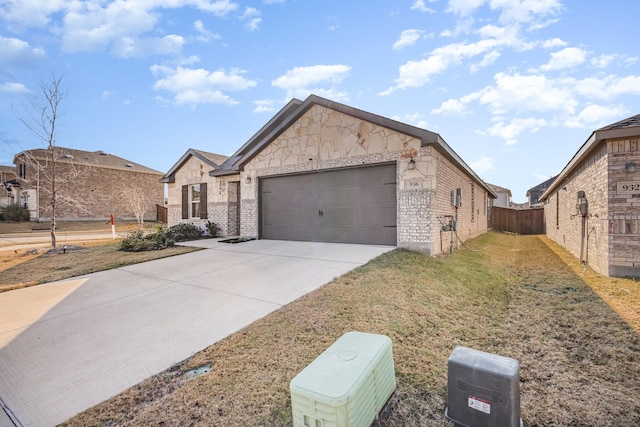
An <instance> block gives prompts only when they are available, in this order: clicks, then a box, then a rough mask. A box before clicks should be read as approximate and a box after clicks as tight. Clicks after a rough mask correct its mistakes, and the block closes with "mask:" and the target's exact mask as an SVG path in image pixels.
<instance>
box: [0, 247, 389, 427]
mask: <svg viewBox="0 0 640 427" xmlns="http://www.w3.org/2000/svg"><path fill="white" fill-rule="evenodd" d="M189 245H191V246H198V247H203V246H205V247H206V249H205V250H202V251H198V252H193V253H190V254H185V255H180V256H176V257H172V258H165V259H162V260H157V261H152V262H148V263H144V264H137V265H133V266H129V267H123V268H119V269H115V270H110V271H104V272H100V273H94V274H90V275H87V276H81V277H77V278H74V279H70V280H66V281H61V282H55V283H49V284H45V285H40V286H35V287H31V288H25V289H19V290H15V291H11V292H5V293H2V294H0V406H2V408H1V409H0V426H2V427H4V426H5V425H8V426H12V425H14V424H15V425H21V426H53V425H56V424H58V423H61V422H63V421H65V420H67V419H68V418H70V417H72V416H74V415H75V414H77V413H78V412H82V411H83V410H85V409H87V408H89V407H91V406H93V405H95V404H97V403H100V402H102V401H103V400H106V399H108V398H110V397H111V396H114V395H116V394H118V393H120V392H122V391H123V390H125V389H127V388H129V387H131V386H133V385H135V384H137V383H139V382H140V381H142V380H144V379H146V378H148V377H150V376H152V375H154V374H157V373H159V372H162V371H163V370H165V369H167V368H169V367H171V366H172V365H174V364H176V363H178V362H180V361H182V360H184V359H186V358H188V357H190V356H191V355H193V354H194V353H196V352H198V351H200V350H202V349H204V348H206V347H207V346H209V345H210V344H213V343H215V342H216V341H219V340H220V339H222V338H224V337H226V336H228V335H230V334H232V333H234V332H236V331H238V330H240V329H242V328H244V327H245V326H247V325H249V324H250V323H252V322H254V321H255V320H258V319H260V318H261V317H263V316H265V315H266V314H268V313H271V312H273V311H275V310H277V309H278V308H280V307H282V306H283V305H285V304H288V303H289V302H291V301H293V300H295V299H297V298H299V297H301V296H303V295H305V294H306V293H308V292H310V291H313V290H314V289H317V288H319V287H321V286H322V285H324V284H326V283H328V282H330V281H331V280H332V279H333V278H335V277H338V276H340V275H342V274H344V273H346V272H348V271H350V270H352V269H353V268H355V267H357V266H359V265H362V264H365V263H366V262H368V261H369V260H371V259H373V258H375V257H377V256H378V255H381V254H382V253H384V252H387V251H389V250H392V249H394V248H393V247H389V246H368V245H349V244H331V243H310V242H286V241H273V240H254V241H249V242H243V243H238V244H228V243H220V242H218V241H216V240H204V241H198V242H191V243H189ZM2 409H4V411H2Z"/></svg>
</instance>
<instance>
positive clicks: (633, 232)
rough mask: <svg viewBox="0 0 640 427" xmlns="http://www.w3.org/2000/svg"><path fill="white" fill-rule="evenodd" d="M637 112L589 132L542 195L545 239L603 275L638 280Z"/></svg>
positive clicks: (639, 160) (639, 144) (639, 139)
mask: <svg viewBox="0 0 640 427" xmlns="http://www.w3.org/2000/svg"><path fill="white" fill-rule="evenodd" d="M638 165H640V114H639V115H635V116H633V117H629V118H627V119H624V120H621V121H619V122H616V123H613V124H611V125H609V126H605V127H603V128H601V129H598V130H596V131H594V132H593V133H592V134H591V136H590V137H589V139H587V141H586V142H585V143H584V144H583V145H582V146H581V147H580V149H579V150H578V152H577V153H576V154H575V155H574V156H573V158H572V159H571V160H570V161H569V163H567V165H566V166H565V167H564V169H562V171H561V172H560V174H559V175H558V176H557V177H556V179H555V180H554V181H553V182H552V183H551V184H550V185H549V188H548V189H547V190H546V191H545V192H544V193H543V194H542V196H541V197H540V200H542V201H544V203H545V205H544V211H545V220H546V225H547V236H549V238H551V239H552V240H553V241H555V242H556V243H558V244H559V245H561V246H563V247H565V248H566V249H567V250H568V251H569V252H571V253H572V254H574V255H575V256H576V257H579V260H580V262H581V263H584V264H586V265H589V266H590V267H591V268H593V269H594V270H595V271H597V272H598V273H600V274H603V275H606V276H614V277H634V278H640V171H639V170H638Z"/></svg>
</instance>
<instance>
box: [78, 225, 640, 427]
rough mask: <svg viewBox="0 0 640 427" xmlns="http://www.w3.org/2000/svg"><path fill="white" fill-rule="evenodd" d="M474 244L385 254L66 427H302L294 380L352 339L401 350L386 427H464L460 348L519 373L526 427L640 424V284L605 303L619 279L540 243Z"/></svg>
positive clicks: (508, 238)
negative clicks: (351, 334)
mask: <svg viewBox="0 0 640 427" xmlns="http://www.w3.org/2000/svg"><path fill="white" fill-rule="evenodd" d="M468 245H469V246H472V247H473V248H477V249H478V250H479V251H478V252H475V251H470V250H463V251H460V252H457V253H456V254H455V255H453V256H443V257H439V258H432V257H427V256H424V255H421V254H418V253H413V252H408V251H403V250H396V251H393V252H391V253H388V254H385V255H383V256H381V257H379V258H377V259H376V260H374V261H372V262H371V263H369V264H367V265H365V266H363V267H361V268H358V269H356V270H354V271H352V272H350V273H348V274H346V275H344V276H342V277H340V278H338V279H336V280H334V281H333V282H332V283H330V284H329V285H327V286H325V287H323V288H321V289H319V290H317V291H315V292H313V293H311V294H309V295H307V296H305V297H303V298H301V299H299V300H297V301H295V302H293V303H291V304H289V305H287V306H285V307H283V308H282V309H280V310H278V311H277V312H274V313H272V314H271V315H269V316H267V317H265V318H263V319H262V320H260V321H258V322H255V323H254V324H252V325H250V326H249V327H247V328H245V329H244V330H242V331H240V332H238V333H236V334H233V335H231V336H229V337H227V338H226V339H224V340H222V341H220V342H218V343H216V344H214V345H212V346H210V347H209V348H207V349H205V350H204V351H202V352H200V353H198V354H196V355H194V356H193V357H192V358H190V359H189V360H186V361H185V362H183V363H182V364H180V365H177V366H174V367H173V368H171V369H170V370H168V371H166V372H164V373H162V374H160V375H157V376H155V377H153V378H150V379H148V380H146V381H144V382H142V383H141V384H139V385H137V386H135V387H132V388H131V389H129V390H127V391H125V392H123V393H122V394H120V395H119V396H116V397H114V398H112V399H110V400H108V401H106V402H103V403H101V404H99V405H97V406H96V407H94V408H91V409H89V410H88V411H86V412H84V413H82V414H79V415H78V416H76V417H75V418H73V419H72V420H69V421H68V422H67V423H66V425H67V426H137V425H154V426H178V425H179V426H210V425H224V426H246V425H264V426H272V425H285V426H286V425H291V410H290V397H289V381H290V380H291V379H292V378H293V377H294V376H295V375H296V374H297V373H298V372H299V371H300V370H302V369H303V368H304V367H305V366H306V365H308V364H309V363H310V362H311V361H312V360H314V359H315V357H317V355H318V354H319V353H321V352H322V351H323V350H324V349H325V348H326V347H328V346H329V345H330V344H331V343H332V342H334V341H335V340H336V339H337V338H338V337H340V336H341V335H342V334H343V333H345V332H347V331H350V330H358V331H364V332H373V333H381V334H385V335H388V336H389V337H391V339H392V341H393V351H394V360H395V368H396V377H397V381H398V388H397V391H396V394H395V396H394V399H395V400H396V402H395V403H396V405H395V409H394V410H393V411H392V412H391V414H390V415H389V417H388V418H386V419H384V420H380V421H379V422H378V423H379V425H382V426H424V425H429V426H449V425H451V424H450V423H449V422H448V421H447V420H446V419H445V418H444V410H445V406H446V392H447V390H446V378H447V358H448V356H449V355H450V353H451V351H452V350H453V349H454V348H455V347H456V346H458V345H464V346H468V347H472V348H476V349H479V350H484V351H489V352H493V353H497V354H501V355H505V356H509V357H513V358H516V359H518V360H519V361H520V366H521V415H522V418H523V419H524V422H525V425H526V426H568V425H572V426H621V425H640V400H639V399H638V396H639V395H640V381H639V378H640V335H639V333H640V325H638V323H637V313H638V304H637V301H638V294H639V292H640V288H639V287H638V283H637V282H634V281H632V280H623V279H613V280H611V282H613V283H614V284H615V286H617V287H618V288H624V289H627V290H629V293H627V292H623V293H616V292H612V293H610V294H606V293H605V294H602V295H603V296H602V297H600V296H599V295H598V294H597V293H596V292H594V290H593V289H592V288H591V286H590V283H591V282H590V281H591V280H594V281H595V282H594V283H596V282H597V283H596V287H598V288H601V289H607V287H608V285H607V284H606V283H607V282H608V281H609V280H610V279H606V278H599V277H597V276H595V275H594V278H591V277H590V275H589V276H587V275H585V278H584V280H583V279H582V278H581V276H580V274H577V273H576V271H575V270H574V269H573V268H571V267H570V266H568V265H567V263H566V261H565V260H566V259H569V258H568V257H567V255H566V253H562V251H561V250H560V249H558V248H554V249H553V250H552V249H550V245H549V244H548V241H546V240H545V238H541V237H537V236H512V235H505V234H499V233H488V234H487V235H484V236H482V237H480V238H479V239H476V240H475V241H473V242H469V243H468ZM480 249H481V250H480ZM590 274H592V273H590ZM596 279H597V280H596ZM617 305H619V306H624V307H626V309H625V310H623V311H621V312H619V313H620V314H617V313H616V312H615V311H613V310H612V309H611V308H610V307H615V306H617ZM624 313H627V314H628V315H629V316H628V317H627V318H625V317H621V316H624V315H625V314H624ZM634 313H635V314H634ZM634 316H635V317H634ZM634 319H635V320H634ZM634 328H635V329H634ZM205 364H210V365H211V366H212V369H211V371H210V372H209V373H207V374H206V375H203V376H201V377H198V378H196V379H191V380H188V379H186V377H185V376H184V373H185V372H186V371H187V370H189V369H192V368H195V367H198V366H201V365H205Z"/></svg>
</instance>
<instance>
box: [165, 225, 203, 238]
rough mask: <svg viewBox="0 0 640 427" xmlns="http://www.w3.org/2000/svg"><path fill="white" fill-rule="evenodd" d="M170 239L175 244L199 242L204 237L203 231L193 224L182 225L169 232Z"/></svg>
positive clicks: (171, 228) (172, 228) (170, 229)
mask: <svg viewBox="0 0 640 427" xmlns="http://www.w3.org/2000/svg"><path fill="white" fill-rule="evenodd" d="M167 235H168V237H169V238H170V239H171V240H173V241H174V242H187V241H189V240H199V239H202V238H203V237H204V234H203V232H202V229H200V228H198V227H196V226H195V225H193V224H187V223H181V224H176V225H174V226H173V227H169V230H167Z"/></svg>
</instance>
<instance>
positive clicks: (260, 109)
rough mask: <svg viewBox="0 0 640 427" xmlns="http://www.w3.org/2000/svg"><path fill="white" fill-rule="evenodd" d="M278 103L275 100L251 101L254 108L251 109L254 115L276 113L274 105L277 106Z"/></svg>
mask: <svg viewBox="0 0 640 427" xmlns="http://www.w3.org/2000/svg"><path fill="white" fill-rule="evenodd" d="M279 103H280V101H277V100H275V99H263V100H259V101H253V104H254V105H255V106H256V107H255V108H254V109H253V112H254V113H273V112H274V111H276V104H279Z"/></svg>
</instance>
